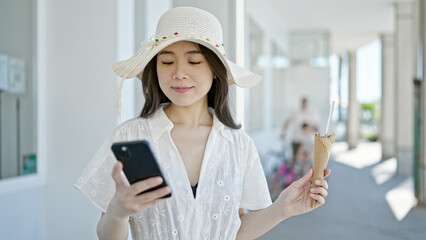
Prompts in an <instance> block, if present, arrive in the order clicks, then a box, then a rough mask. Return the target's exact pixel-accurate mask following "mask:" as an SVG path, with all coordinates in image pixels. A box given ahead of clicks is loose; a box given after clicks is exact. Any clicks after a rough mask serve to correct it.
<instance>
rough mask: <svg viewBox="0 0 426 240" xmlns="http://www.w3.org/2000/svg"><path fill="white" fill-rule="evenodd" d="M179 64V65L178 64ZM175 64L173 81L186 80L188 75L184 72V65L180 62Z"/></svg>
mask: <svg viewBox="0 0 426 240" xmlns="http://www.w3.org/2000/svg"><path fill="white" fill-rule="evenodd" d="M179 62H180V63H179ZM179 62H176V64H175V69H174V72H173V79H176V80H184V79H188V75H187V72H186V70H187V69H186V66H185V64H184V63H182V62H181V61H179Z"/></svg>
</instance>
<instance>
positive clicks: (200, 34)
mask: <svg viewBox="0 0 426 240" xmlns="http://www.w3.org/2000/svg"><path fill="white" fill-rule="evenodd" d="M178 41H191V42H195V43H198V44H201V45H203V46H205V47H207V48H209V49H210V50H212V51H213V52H214V53H215V54H216V55H217V56H218V57H219V59H220V60H221V61H222V63H223V64H224V66H225V67H226V69H227V73H228V85H232V84H234V83H235V84H236V85H237V86H240V87H243V88H247V87H252V86H255V85H256V84H258V83H259V82H260V81H261V80H262V77H261V76H259V75H257V74H254V73H252V72H250V71H248V70H246V69H244V68H242V67H240V66H238V65H236V64H235V63H233V62H231V61H229V60H228V59H227V58H226V57H225V49H224V45H223V33H222V26H221V25H220V22H219V20H217V18H216V17H215V16H213V15H212V14H210V13H209V12H206V11H204V10H202V9H198V8H194V7H177V8H173V9H171V10H169V11H167V12H165V13H164V14H163V15H162V16H161V17H160V20H159V21H158V24H157V29H156V32H155V36H154V37H152V38H151V39H149V40H146V41H143V42H142V43H141V48H140V49H139V51H138V52H137V53H136V54H135V55H133V56H132V57H130V58H129V59H126V60H123V61H119V62H116V63H114V64H113V65H112V68H113V70H114V72H115V73H116V74H117V75H118V76H119V77H120V78H121V82H120V87H119V90H118V95H119V96H118V97H119V99H121V88H122V87H123V84H124V79H129V78H133V77H135V76H140V75H139V74H140V73H142V72H143V70H144V69H145V67H146V65H147V64H148V63H149V61H151V59H152V58H153V57H154V56H155V55H156V54H157V53H158V52H160V51H161V50H162V49H164V48H165V47H167V46H169V45H171V44H173V43H175V42H178ZM118 101H119V103H118V104H119V106H118V107H119V108H121V101H120V100H118Z"/></svg>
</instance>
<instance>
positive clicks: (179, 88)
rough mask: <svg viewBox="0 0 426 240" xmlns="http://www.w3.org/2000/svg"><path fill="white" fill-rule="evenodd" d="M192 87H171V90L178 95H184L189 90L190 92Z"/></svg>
mask: <svg viewBox="0 0 426 240" xmlns="http://www.w3.org/2000/svg"><path fill="white" fill-rule="evenodd" d="M192 88H193V87H172V89H173V90H175V91H176V92H178V93H186V92H188V91H189V90H191V89H192Z"/></svg>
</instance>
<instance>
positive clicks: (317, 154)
mask: <svg viewBox="0 0 426 240" xmlns="http://www.w3.org/2000/svg"><path fill="white" fill-rule="evenodd" d="M335 136H336V135H335V134H334V133H332V134H331V135H329V136H328V137H321V136H320V135H319V134H315V139H314V164H313V170H314V173H313V176H312V187H313V188H315V187H318V186H317V185H316V184H315V180H318V179H323V178H324V170H325V168H326V167H327V163H328V158H329V157H330V153H331V146H332V145H333V143H334V138H335ZM315 202H316V200H315V199H312V200H311V207H312V208H313V207H315Z"/></svg>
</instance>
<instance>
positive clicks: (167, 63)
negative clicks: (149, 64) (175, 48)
mask: <svg viewBox="0 0 426 240" xmlns="http://www.w3.org/2000/svg"><path fill="white" fill-rule="evenodd" d="M162 63H163V64H165V65H170V64H173V62H164V61H163V62H162Z"/></svg>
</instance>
